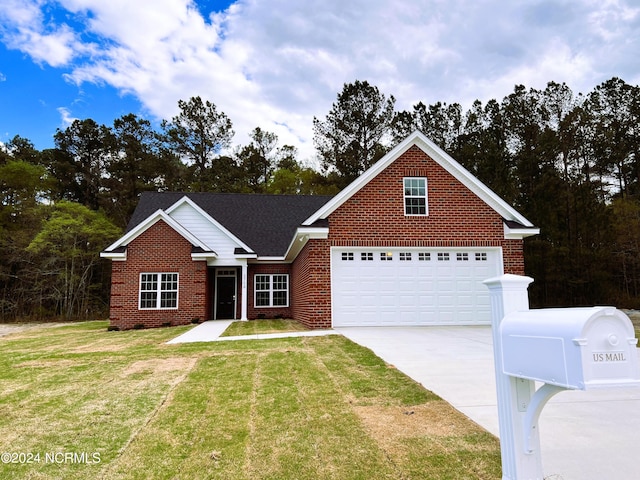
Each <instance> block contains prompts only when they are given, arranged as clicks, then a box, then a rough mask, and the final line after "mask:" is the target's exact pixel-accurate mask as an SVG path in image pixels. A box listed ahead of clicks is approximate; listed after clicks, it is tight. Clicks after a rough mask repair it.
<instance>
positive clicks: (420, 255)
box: [418, 252, 431, 262]
mask: <svg viewBox="0 0 640 480" xmlns="http://www.w3.org/2000/svg"><path fill="white" fill-rule="evenodd" d="M418 260H419V261H421V262H428V261H429V260H431V254H430V253H429V252H420V253H418Z"/></svg>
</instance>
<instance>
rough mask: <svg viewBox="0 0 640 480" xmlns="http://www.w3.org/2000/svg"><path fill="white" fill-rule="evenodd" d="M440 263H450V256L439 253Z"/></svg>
mask: <svg viewBox="0 0 640 480" xmlns="http://www.w3.org/2000/svg"><path fill="white" fill-rule="evenodd" d="M438 261H440V262H448V261H449V254H448V253H442V252H439V253H438Z"/></svg>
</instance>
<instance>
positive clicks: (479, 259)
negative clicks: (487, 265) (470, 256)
mask: <svg viewBox="0 0 640 480" xmlns="http://www.w3.org/2000/svg"><path fill="white" fill-rule="evenodd" d="M486 261H487V254H486V253H485V252H482V253H476V262H486Z"/></svg>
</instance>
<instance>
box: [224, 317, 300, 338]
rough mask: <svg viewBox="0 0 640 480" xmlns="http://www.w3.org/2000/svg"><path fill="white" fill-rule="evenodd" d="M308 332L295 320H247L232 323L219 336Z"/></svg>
mask: <svg viewBox="0 0 640 480" xmlns="http://www.w3.org/2000/svg"><path fill="white" fill-rule="evenodd" d="M308 330H309V329H308V328H307V327H305V326H304V325H302V324H301V323H299V322H296V321H295V320H285V319H275V320H249V321H247V322H233V323H232V324H231V325H229V327H228V328H227V329H226V330H225V331H224V333H223V334H222V335H221V336H222V337H233V336H240V335H256V334H261V333H280V332H304V331H308Z"/></svg>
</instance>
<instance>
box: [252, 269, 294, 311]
mask: <svg viewBox="0 0 640 480" xmlns="http://www.w3.org/2000/svg"><path fill="white" fill-rule="evenodd" d="M254 278H255V289H254V295H255V302H254V303H255V306H256V307H288V306H289V275H286V274H275V275H256V276H255V277H254Z"/></svg>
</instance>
